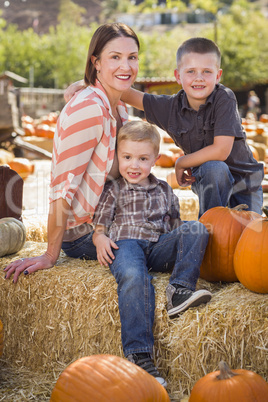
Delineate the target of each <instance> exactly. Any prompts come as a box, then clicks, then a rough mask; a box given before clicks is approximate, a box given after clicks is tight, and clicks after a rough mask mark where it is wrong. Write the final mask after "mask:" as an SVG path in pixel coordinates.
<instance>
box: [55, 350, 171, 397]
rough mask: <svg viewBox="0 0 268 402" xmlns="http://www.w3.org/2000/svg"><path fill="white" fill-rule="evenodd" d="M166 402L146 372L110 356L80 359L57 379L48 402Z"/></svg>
mask: <svg viewBox="0 0 268 402" xmlns="http://www.w3.org/2000/svg"><path fill="white" fill-rule="evenodd" d="M126 401H131V402H145V401H148V402H149V401H151V402H158V401H159V402H160V401H161V402H168V401H170V399H169V396H168V394H167V392H166V390H165V388H164V387H163V386H162V385H160V383H159V382H158V381H157V380H156V379H155V378H154V377H153V376H151V375H150V374H148V373H147V372H146V371H144V370H143V369H141V368H140V367H138V366H136V365H135V364H133V363H130V362H129V361H128V360H126V359H123V358H121V357H118V356H113V355H93V356H88V357H83V358H81V359H79V360H77V361H75V362H74V363H72V364H71V365H70V366H68V367H67V368H66V369H65V370H64V371H63V372H62V374H61V375H60V377H59V378H58V381H57V383H56V385H55V387H54V389H53V391H52V394H51V399H50V402H126Z"/></svg>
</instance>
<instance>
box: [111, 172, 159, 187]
mask: <svg viewBox="0 0 268 402" xmlns="http://www.w3.org/2000/svg"><path fill="white" fill-rule="evenodd" d="M148 178H149V181H150V184H149V186H148V187H143V186H141V185H139V184H134V183H129V182H128V181H127V180H126V179H125V178H124V177H120V178H119V181H120V182H121V183H122V185H123V186H124V187H126V189H127V190H141V189H142V190H151V189H152V188H155V187H156V186H157V185H158V184H159V180H158V179H157V178H156V177H155V176H154V175H153V174H152V173H150V174H149V176H148Z"/></svg>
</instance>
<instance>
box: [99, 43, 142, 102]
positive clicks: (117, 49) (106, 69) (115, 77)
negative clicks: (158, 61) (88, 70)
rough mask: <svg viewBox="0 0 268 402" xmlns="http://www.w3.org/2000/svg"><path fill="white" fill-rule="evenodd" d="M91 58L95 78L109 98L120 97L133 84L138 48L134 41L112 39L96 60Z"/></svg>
mask: <svg viewBox="0 0 268 402" xmlns="http://www.w3.org/2000/svg"><path fill="white" fill-rule="evenodd" d="M92 57H93V59H92V62H93V63H94V65H95V68H96V70H97V71H98V74H97V78H98V79H99V81H100V82H101V84H102V85H103V87H104V89H105V90H106V92H107V95H108V97H109V98H111V97H113V96H114V97H118V96H120V94H121V93H122V92H124V91H126V90H127V89H129V88H130V86H131V85H132V84H133V83H134V81H135V79H136V77H137V74H138V69H139V62H138V46H137V43H136V42H135V40H134V39H132V38H127V37H124V36H122V37H118V38H116V39H113V40H111V41H110V42H108V43H107V45H106V46H105V47H104V49H103V51H102V53H101V55H100V57H99V58H98V59H96V58H95V57H94V56H92Z"/></svg>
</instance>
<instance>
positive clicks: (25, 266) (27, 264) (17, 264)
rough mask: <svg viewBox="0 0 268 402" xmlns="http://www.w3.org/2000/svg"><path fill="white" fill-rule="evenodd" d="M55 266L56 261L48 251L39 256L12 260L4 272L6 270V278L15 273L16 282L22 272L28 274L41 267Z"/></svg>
mask: <svg viewBox="0 0 268 402" xmlns="http://www.w3.org/2000/svg"><path fill="white" fill-rule="evenodd" d="M53 266H54V263H53V262H52V260H51V258H50V256H49V255H48V254H47V253H45V254H43V255H41V256H39V257H31V258H21V259H20V260H16V261H13V262H11V263H10V264H8V265H7V266H6V267H5V268H4V272H6V275H5V279H9V278H10V277H11V275H12V274H14V276H13V282H14V283H16V282H17V281H18V277H19V275H20V274H21V273H22V272H23V273H24V275H28V274H32V273H33V272H36V271H39V270H40V269H47V268H52V267H53Z"/></svg>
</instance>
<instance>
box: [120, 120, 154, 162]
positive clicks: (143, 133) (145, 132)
mask: <svg viewBox="0 0 268 402" xmlns="http://www.w3.org/2000/svg"><path fill="white" fill-rule="evenodd" d="M123 140H130V141H139V142H141V141H147V142H150V143H151V144H152V145H153V148H154V151H155V154H156V155H157V154H158V153H159V147H160V140H161V137H160V134H159V132H158V130H157V128H156V127H155V126H154V125H152V124H150V123H148V122H147V121H143V120H133V121H128V122H127V123H126V124H125V125H124V126H123V127H121V128H120V130H119V132H118V135H117V144H118V145H119V144H120V142H121V141H123Z"/></svg>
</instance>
